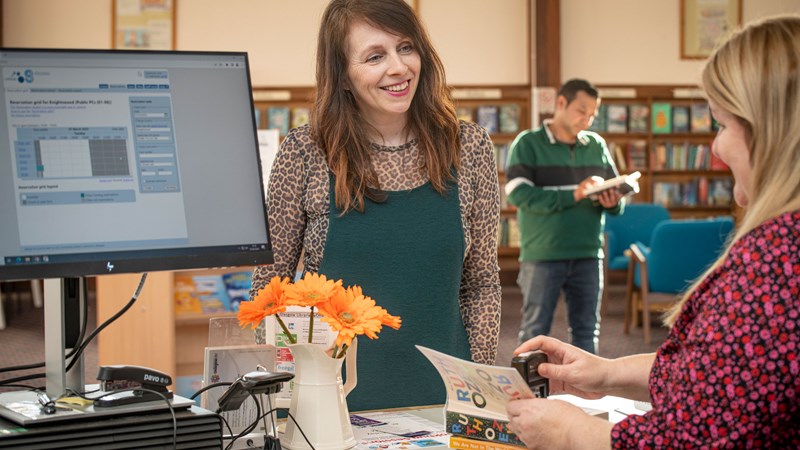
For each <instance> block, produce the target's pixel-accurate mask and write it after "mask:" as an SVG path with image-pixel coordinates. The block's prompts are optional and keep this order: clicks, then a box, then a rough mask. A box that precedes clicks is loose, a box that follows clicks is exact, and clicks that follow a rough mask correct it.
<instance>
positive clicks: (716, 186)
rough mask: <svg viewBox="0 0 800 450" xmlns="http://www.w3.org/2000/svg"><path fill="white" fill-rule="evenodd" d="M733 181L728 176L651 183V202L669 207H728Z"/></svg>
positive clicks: (731, 195)
mask: <svg viewBox="0 0 800 450" xmlns="http://www.w3.org/2000/svg"><path fill="white" fill-rule="evenodd" d="M732 199H733V181H732V180H731V179H730V178H729V177H724V178H713V179H709V178H707V177H696V178H694V179H692V180H688V181H683V182H666V181H657V182H655V183H653V203H656V204H660V205H663V206H665V207H667V208H669V207H726V208H727V207H730V206H731V201H732Z"/></svg>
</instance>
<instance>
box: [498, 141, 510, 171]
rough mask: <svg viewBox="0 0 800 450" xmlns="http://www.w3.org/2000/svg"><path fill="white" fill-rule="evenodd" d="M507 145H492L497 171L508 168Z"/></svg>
mask: <svg viewBox="0 0 800 450" xmlns="http://www.w3.org/2000/svg"><path fill="white" fill-rule="evenodd" d="M508 149H509V144H494V159H495V162H496V163H497V170H499V171H501V172H502V171H505V170H506V167H507V166H508Z"/></svg>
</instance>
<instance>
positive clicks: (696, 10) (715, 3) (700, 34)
mask: <svg viewBox="0 0 800 450" xmlns="http://www.w3.org/2000/svg"><path fill="white" fill-rule="evenodd" d="M680 20H681V59H705V58H707V57H708V56H709V55H711V52H713V51H714V49H715V48H717V46H718V45H719V44H720V43H722V42H723V41H724V40H725V39H726V38H727V37H728V36H729V35H730V34H731V33H732V32H733V31H735V30H736V28H737V27H738V26H739V25H740V24H741V22H742V1H741V0H681V15H680Z"/></svg>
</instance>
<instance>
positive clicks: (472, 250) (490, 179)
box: [459, 122, 501, 364]
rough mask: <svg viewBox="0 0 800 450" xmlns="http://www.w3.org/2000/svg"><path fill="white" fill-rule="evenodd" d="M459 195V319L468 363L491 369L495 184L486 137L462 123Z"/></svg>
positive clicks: (495, 325) (495, 319)
mask: <svg viewBox="0 0 800 450" xmlns="http://www.w3.org/2000/svg"><path fill="white" fill-rule="evenodd" d="M459 196H460V198H459V200H460V202H461V218H462V222H463V226H464V236H465V239H466V245H467V251H466V254H465V259H464V267H463V271H462V276H461V292H460V295H459V304H460V307H461V316H462V318H463V320H464V325H465V327H466V329H467V336H468V339H469V344H470V348H471V350H472V360H473V361H475V362H477V363H482V364H494V362H495V359H496V357H497V343H498V339H499V335H500V299H501V289H500V268H499V266H498V264H497V227H498V225H499V220H500V185H499V182H498V177H497V164H496V163H495V157H494V146H493V145H492V141H491V139H490V138H489V135H488V134H487V133H486V130H484V129H483V128H481V127H479V126H478V125H475V124H470V123H465V122H462V123H461V173H460V174H459Z"/></svg>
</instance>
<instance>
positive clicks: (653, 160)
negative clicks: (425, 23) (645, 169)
mask: <svg viewBox="0 0 800 450" xmlns="http://www.w3.org/2000/svg"><path fill="white" fill-rule="evenodd" d="M666 167H667V143H666V142H658V143H656V146H655V147H654V148H653V152H652V154H651V155H650V170H664V169H665V168H666Z"/></svg>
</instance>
